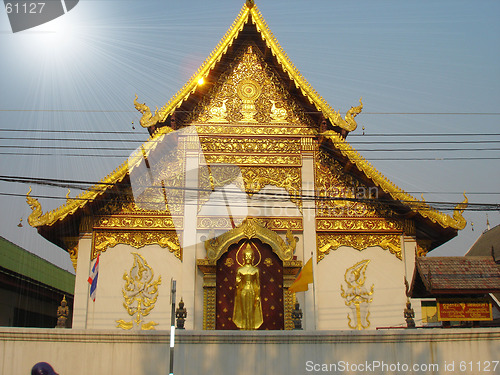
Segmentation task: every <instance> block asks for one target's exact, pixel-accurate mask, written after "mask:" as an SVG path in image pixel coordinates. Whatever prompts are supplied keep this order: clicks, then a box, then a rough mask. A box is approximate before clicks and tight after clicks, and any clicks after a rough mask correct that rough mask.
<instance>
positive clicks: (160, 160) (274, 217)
mask: <svg viewBox="0 0 500 375" xmlns="http://www.w3.org/2000/svg"><path fill="white" fill-rule="evenodd" d="M355 104H356V105H355V106H353V107H352V108H350V109H349V110H347V112H346V115H345V116H344V117H342V116H341V115H340V113H339V112H338V111H336V110H334V109H333V108H332V107H331V106H330V105H329V104H328V103H326V101H325V100H324V99H323V98H322V97H321V96H320V95H319V94H318V93H317V92H316V91H315V90H314V89H313V88H312V87H311V86H310V85H309V84H308V82H307V81H306V79H305V78H304V77H303V76H302V75H301V74H300V73H299V71H298V70H297V68H296V67H295V66H294V65H293V63H292V62H291V61H290V59H289V58H288V56H287V55H286V54H285V52H284V51H283V49H282V48H281V46H280V45H279V44H278V41H277V40H276V39H275V37H274V36H273V34H272V33H271V31H270V29H269V27H268V26H267V24H266V23H265V21H264V19H263V17H262V15H261V14H260V12H259V10H258V9H257V6H256V5H255V4H254V3H253V1H247V2H246V4H245V5H244V6H243V8H242V10H241V12H240V13H239V15H238V16H237V18H236V20H235V21H234V23H233V25H232V26H231V27H230V29H229V30H228V31H227V33H226V34H225V35H224V37H223V38H222V40H221V41H220V43H219V44H218V45H217V46H216V48H215V49H214V50H213V52H212V54H211V55H210V56H209V57H208V58H207V59H206V61H205V62H204V63H203V65H202V66H201V67H200V68H199V69H198V71H197V72H195V73H194V75H193V76H192V78H191V79H190V80H189V81H188V82H187V83H186V84H185V85H184V87H182V88H181V89H180V90H179V92H178V93H177V94H176V95H175V96H174V97H173V98H172V99H170V101H168V102H167V103H166V104H165V105H164V106H163V107H162V108H160V109H158V108H157V109H156V110H155V111H154V112H153V111H152V110H151V109H150V108H149V107H148V106H147V105H146V104H144V103H141V102H140V100H139V98H137V97H136V99H135V100H134V105H135V108H136V109H137V110H138V111H139V112H141V114H142V118H141V121H140V123H141V125H142V126H143V127H144V128H147V130H148V132H149V135H150V137H149V139H148V140H147V141H145V143H144V144H143V145H142V146H141V147H140V148H138V149H137V150H135V151H133V150H131V155H130V157H129V158H128V160H126V161H124V163H123V164H122V165H121V166H119V167H118V168H117V169H116V170H115V171H113V172H112V173H111V174H109V175H108V176H107V177H105V178H103V179H102V181H101V182H100V183H99V184H97V185H96V186H94V187H92V188H91V189H89V190H88V191H86V192H84V193H82V194H81V195H79V196H78V197H76V198H74V199H71V198H70V199H68V200H67V202H66V203H65V204H64V205H63V206H61V207H59V208H57V209H55V210H53V211H50V212H45V213H44V212H43V210H42V208H41V206H40V203H39V202H38V201H37V200H36V199H35V198H33V197H31V196H30V194H28V196H27V201H28V204H29V205H30V206H31V208H32V210H33V213H32V214H31V215H30V217H29V223H30V225H31V226H33V227H36V228H37V230H38V232H39V233H40V234H41V235H42V236H43V237H45V238H46V239H48V240H49V241H51V242H53V243H54V244H56V245H58V246H60V247H62V248H63V249H65V250H67V251H68V253H69V255H70V257H71V259H72V261H73V264H74V267H75V271H76V285H75V299H74V314H73V328H77V329H93V328H95V329H114V330H117V331H120V330H124V331H127V330H154V329H168V327H170V310H171V307H170V293H171V290H170V284H171V280H175V281H176V284H177V298H178V300H180V298H181V297H182V300H183V302H184V306H185V309H186V311H187V318H186V319H185V328H186V330H251V329H252V330H253V329H256V330H257V329H258V330H290V329H293V328H294V323H293V321H292V310H293V309H294V306H295V303H296V302H299V303H300V308H301V309H302V312H303V322H302V323H303V327H304V329H305V330H307V331H316V330H351V329H352V330H370V329H376V328H377V327H402V326H404V325H405V318H404V314H403V311H404V309H405V306H406V302H407V293H406V290H405V278H406V279H408V280H411V278H412V275H413V274H414V269H415V264H416V259H417V258H418V257H423V256H425V255H426V254H427V253H428V252H429V251H431V250H433V249H434V248H436V247H437V246H439V245H441V244H443V243H445V242H446V241H448V240H450V239H451V238H453V237H454V236H456V235H457V232H458V231H459V230H461V229H463V228H464V227H465V224H466V222H465V220H464V218H463V217H462V213H463V210H464V209H465V208H466V206H467V198H465V200H464V202H462V203H461V204H459V205H458V206H457V207H456V209H455V211H454V213H453V215H452V216H449V215H446V214H444V213H441V212H439V211H437V210H435V209H433V208H432V207H431V206H430V205H429V204H427V203H426V202H425V201H424V200H423V199H422V200H418V199H416V198H414V197H413V196H411V195H409V194H407V193H405V192H404V191H403V190H402V189H400V188H399V187H397V186H396V185H394V184H393V183H392V182H391V181H389V180H388V179H387V178H385V177H384V176H383V175H382V174H381V173H380V172H378V171H377V170H376V169H375V168H374V167H373V166H372V165H371V164H370V163H369V162H368V161H367V160H365V159H364V158H363V157H362V156H361V155H360V154H359V153H358V152H357V151H356V150H355V149H354V148H353V147H351V146H350V145H349V143H348V140H347V139H348V136H349V133H350V132H352V131H354V130H355V129H356V127H357V123H356V116H357V115H359V114H360V113H361V111H362V107H363V104H362V101H361V99H360V101H359V103H355ZM311 258H312V259H313V262H312V263H313V282H312V283H311V284H310V285H309V289H308V290H307V291H305V292H298V293H292V292H290V291H289V287H290V286H291V285H292V283H293V282H294V280H295V279H296V276H297V273H298V272H299V271H300V270H301V268H302V266H303V265H304V264H305V263H306V262H307V261H308V260H309V259H311ZM97 259H99V276H98V284H97V291H96V298H95V301H93V300H92V299H91V298H90V296H89V288H90V285H89V283H88V281H87V279H88V277H89V274H91V270H92V267H94V264H95V263H96V261H97ZM413 306H414V308H415V314H416V318H415V320H419V319H421V309H420V304H419V303H418V300H415V301H414V303H413Z"/></svg>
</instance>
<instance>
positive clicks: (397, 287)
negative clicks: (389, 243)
mask: <svg viewBox="0 0 500 375" xmlns="http://www.w3.org/2000/svg"><path fill="white" fill-rule="evenodd" d="M363 260H369V261H370V262H369V263H368V265H367V267H366V272H365V276H366V280H365V282H364V286H363V287H364V288H365V291H366V292H370V291H371V287H372V285H373V294H372V295H369V296H368V295H367V296H366V298H367V299H372V302H370V303H361V304H360V308H361V310H360V313H361V315H362V318H363V319H362V325H363V327H366V328H365V329H376V328H377V327H388V326H391V327H395V326H403V324H404V323H405V321H404V317H403V310H404V308H405V302H406V297H405V288H404V279H403V275H404V264H403V262H402V261H401V260H399V259H398V258H396V256H395V255H394V254H391V253H390V252H389V251H388V250H384V249H382V248H380V247H370V248H367V249H365V250H362V251H358V250H356V249H353V248H349V247H344V246H342V247H340V248H339V249H337V250H335V251H331V252H330V254H328V255H326V256H325V257H324V258H323V259H322V260H321V261H320V262H319V263H318V265H317V268H316V269H317V275H316V282H317V285H316V286H315V287H316V299H317V302H316V306H317V309H318V329H319V330H330V329H347V330H350V329H353V328H352V327H353V326H354V327H356V323H357V322H356V321H355V319H356V309H355V306H354V304H353V305H351V306H346V303H345V301H346V299H344V298H343V297H342V295H341V292H342V291H341V285H342V287H343V288H344V291H345V292H348V285H347V283H346V281H345V274H346V270H347V269H348V268H350V267H352V266H353V265H355V264H356V263H358V262H360V261H363ZM366 311H368V312H369V315H368V316H367V319H368V322H369V324H367V321H366V320H365V316H366V315H365V314H366ZM348 314H350V317H351V322H350V324H351V327H350V326H349V324H348V323H349V320H348Z"/></svg>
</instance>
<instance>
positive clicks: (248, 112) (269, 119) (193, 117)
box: [185, 44, 315, 128]
mask: <svg viewBox="0 0 500 375" xmlns="http://www.w3.org/2000/svg"><path fill="white" fill-rule="evenodd" d="M278 77H279V76H278V75H276V74H275V73H274V71H273V69H272V68H271V67H269V66H268V64H267V63H266V62H265V60H264V58H263V56H262V53H261V51H260V50H259V49H258V48H257V47H256V46H255V45H253V44H247V45H246V46H242V47H241V49H240V50H239V51H238V53H237V54H236V56H235V58H234V60H233V62H232V63H230V64H229V67H228V68H227V70H226V71H225V72H224V73H223V74H221V75H220V77H219V79H218V81H217V82H216V83H215V84H214V86H213V87H212V88H211V90H210V92H209V94H208V95H207V96H206V97H205V99H203V100H202V101H201V102H200V103H199V104H198V106H197V107H196V108H195V110H194V111H193V112H192V113H191V114H190V115H189V116H187V118H186V120H185V125H188V124H191V123H193V122H195V123H196V122H201V123H217V122H218V123H227V122H229V123H241V124H251V123H261V124H262V123H280V124H286V125H288V124H306V125H308V126H310V127H312V128H314V127H315V124H314V123H313V122H312V121H311V119H310V118H309V116H307V115H306V114H305V113H304V111H303V110H302V109H301V107H300V106H298V105H297V103H296V102H295V100H294V99H292V97H291V95H290V93H289V92H288V90H287V89H285V88H284V85H283V83H282V82H281V80H280V78H278ZM221 111H223V112H224V115H221V114H220V112H221Z"/></svg>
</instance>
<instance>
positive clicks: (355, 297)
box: [340, 259, 374, 330]
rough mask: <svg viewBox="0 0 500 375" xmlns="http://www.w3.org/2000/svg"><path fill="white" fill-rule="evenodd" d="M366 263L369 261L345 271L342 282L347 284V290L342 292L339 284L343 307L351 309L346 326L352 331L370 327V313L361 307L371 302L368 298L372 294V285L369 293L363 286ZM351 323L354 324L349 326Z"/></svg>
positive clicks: (368, 261) (361, 262) (342, 287)
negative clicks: (353, 322)
mask: <svg viewBox="0 0 500 375" xmlns="http://www.w3.org/2000/svg"><path fill="white" fill-rule="evenodd" d="M368 263H370V260H369V259H365V260H362V261H360V262H358V263H356V264H355V265H354V266H352V267H349V268H348V269H347V270H346V271H345V275H344V280H345V282H346V284H347V290H344V286H343V285H342V284H340V289H341V292H340V295H341V296H342V298H344V300H345V301H344V302H345V305H346V306H349V307H350V308H351V312H350V313H348V314H347V319H348V321H347V324H348V326H349V327H350V328H352V329H357V330H362V329H366V328H368V327H370V321H369V320H368V317H369V316H370V312H369V311H368V307H366V308H363V307H362V306H363V305H365V306H366V305H369V304H370V303H371V302H372V301H373V298H369V297H370V296H371V295H372V294H373V287H374V285H372V287H371V289H370V291H368V290H367V289H366V288H365V286H364V285H365V280H366V275H365V272H366V267H368ZM352 321H355V322H356V323H355V325H354V326H353V325H351V322H352Z"/></svg>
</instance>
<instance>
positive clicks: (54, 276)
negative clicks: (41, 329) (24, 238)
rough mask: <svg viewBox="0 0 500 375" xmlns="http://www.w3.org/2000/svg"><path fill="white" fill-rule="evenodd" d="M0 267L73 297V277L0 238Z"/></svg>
mask: <svg viewBox="0 0 500 375" xmlns="http://www.w3.org/2000/svg"><path fill="white" fill-rule="evenodd" d="M0 267H2V268H5V269H7V270H9V271H11V272H14V273H16V274H19V275H22V276H25V277H29V278H30V279H33V280H36V281H38V282H40V283H42V284H46V285H48V286H51V287H52V288H55V289H59V290H61V291H63V292H66V293H68V294H71V295H73V294H74V291H75V275H73V274H72V273H70V272H68V271H65V270H63V269H62V268H59V267H57V266H55V265H54V264H52V263H50V262H48V261H46V260H44V259H42V258H40V257H38V256H36V255H35V254H32V253H30V252H29V251H27V250H25V249H23V248H21V247H19V246H17V245H15V244H13V243H12V242H10V241H8V240H6V239H5V238H3V237H0Z"/></svg>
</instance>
